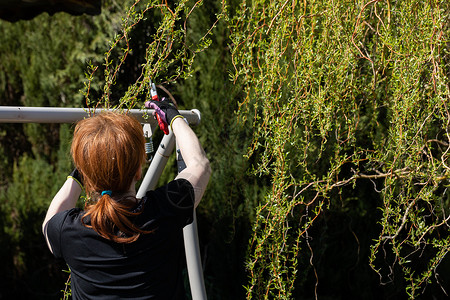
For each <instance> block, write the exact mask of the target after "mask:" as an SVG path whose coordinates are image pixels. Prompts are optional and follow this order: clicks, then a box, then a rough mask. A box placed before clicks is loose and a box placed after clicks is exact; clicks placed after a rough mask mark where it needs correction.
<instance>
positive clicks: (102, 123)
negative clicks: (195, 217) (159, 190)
mask: <svg viewBox="0 0 450 300" xmlns="http://www.w3.org/2000/svg"><path fill="white" fill-rule="evenodd" d="M144 144H145V139H144V134H143V131H142V126H141V124H140V123H139V121H137V120H136V119H135V118H133V117H131V116H128V115H125V114H121V113H113V112H102V113H101V114H97V115H95V116H94V117H91V118H86V119H83V120H81V121H79V122H78V124H77V125H76V127H75V130H74V135H73V140H72V146H71V149H70V151H71V154H72V157H73V161H74V163H75V166H76V167H77V169H78V171H79V172H80V174H81V175H82V176H83V182H84V187H85V190H86V194H87V196H88V198H90V199H91V200H92V203H90V204H88V205H87V206H86V213H85V215H84V216H83V218H82V222H83V224H84V225H85V226H87V227H90V228H93V229H94V230H95V231H96V232H97V233H98V234H99V235H101V236H102V237H104V238H106V239H109V240H112V241H115V242H118V243H132V242H134V241H135V240H137V239H138V237H139V236H140V235H141V234H142V233H149V231H145V230H142V229H140V228H138V227H137V226H136V225H134V224H133V217H134V216H137V215H139V212H137V213H136V212H133V211H132V210H133V208H134V206H135V205H136V202H137V201H136V197H135V196H134V195H133V196H130V193H129V191H130V187H131V185H132V184H133V182H134V180H135V178H136V176H138V175H139V174H140V172H141V166H142V164H143V163H144V160H145V147H144ZM111 187H113V190H114V193H113V192H112V191H110V190H109V189H110V188H111ZM101 191H103V192H101Z"/></svg>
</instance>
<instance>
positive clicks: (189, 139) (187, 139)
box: [145, 100, 211, 207]
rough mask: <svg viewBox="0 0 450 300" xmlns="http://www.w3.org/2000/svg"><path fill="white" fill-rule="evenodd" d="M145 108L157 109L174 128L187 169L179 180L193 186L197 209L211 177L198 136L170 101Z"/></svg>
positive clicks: (147, 103)
mask: <svg viewBox="0 0 450 300" xmlns="http://www.w3.org/2000/svg"><path fill="white" fill-rule="evenodd" d="M145 106H146V107H147V108H153V109H155V112H156V113H157V114H158V115H159V116H160V118H161V120H163V122H165V123H166V124H167V125H169V126H170V127H171V128H172V130H173V133H174V134H175V137H176V139H177V143H178V146H179V147H180V151H181V155H182V156H183V160H184V162H185V164H186V169H184V170H183V171H182V172H180V173H179V174H178V176H177V178H184V179H186V180H188V181H189V182H190V183H191V184H192V186H193V187H194V192H195V207H197V205H198V203H199V202H200V200H201V198H202V196H203V193H204V192H205V189H206V186H207V185H208V181H209V178H210V176H211V168H210V166H209V160H208V158H206V155H205V152H204V151H203V148H202V146H201V145H200V142H199V140H198V138H197V136H196V135H195V133H194V131H192V129H191V128H190V127H189V125H188V124H186V122H185V121H184V118H183V117H182V116H181V115H180V113H179V112H178V110H177V109H176V108H175V107H174V106H173V104H172V103H171V102H170V101H169V100H163V101H149V102H146V103H145Z"/></svg>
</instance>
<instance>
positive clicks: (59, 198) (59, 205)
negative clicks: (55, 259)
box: [42, 177, 81, 251]
mask: <svg viewBox="0 0 450 300" xmlns="http://www.w3.org/2000/svg"><path fill="white" fill-rule="evenodd" d="M80 194H81V186H80V185H79V183H78V182H77V181H75V180H74V179H73V178H71V177H69V178H67V180H66V182H64V184H63V186H62V187H61V189H60V190H59V191H58V193H56V195H55V197H53V200H52V202H51V203H50V206H49V208H48V210H47V215H46V216H45V219H44V222H43V223H42V233H43V234H44V236H45V239H46V240H47V245H48V247H49V248H50V251H52V248H51V247H50V244H49V243H48V238H47V230H46V228H47V223H48V221H49V220H50V219H51V218H52V217H53V216H54V215H55V214H57V213H59V212H62V211H65V210H68V209H71V208H74V207H75V204H76V203H77V200H78V198H79V197H80Z"/></svg>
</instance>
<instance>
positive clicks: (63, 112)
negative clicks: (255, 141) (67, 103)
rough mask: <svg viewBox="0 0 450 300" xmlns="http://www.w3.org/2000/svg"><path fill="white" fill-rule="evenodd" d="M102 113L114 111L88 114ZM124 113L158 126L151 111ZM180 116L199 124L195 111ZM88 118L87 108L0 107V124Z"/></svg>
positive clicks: (102, 109) (132, 110)
mask: <svg viewBox="0 0 450 300" xmlns="http://www.w3.org/2000/svg"><path fill="white" fill-rule="evenodd" d="M102 111H114V109H105V108H98V109H97V110H93V109H91V111H90V112H91V113H92V114H94V113H100V112H102ZM124 111H127V112H128V113H129V114H131V115H132V116H134V117H135V118H136V119H138V120H139V121H140V122H141V123H150V124H151V125H152V126H156V125H157V124H158V123H157V121H156V120H155V119H154V118H153V117H152V114H153V112H154V110H153V109H143V110H140V109H129V110H124ZM180 114H181V115H182V116H183V117H185V118H186V119H187V120H188V122H189V124H192V125H197V124H198V123H199V122H200V118H199V114H198V111H197V110H180ZM145 115H147V118H145ZM88 117H90V114H89V110H88V109H87V108H67V107H22V106H0V123H73V122H76V121H79V120H82V119H84V118H88Z"/></svg>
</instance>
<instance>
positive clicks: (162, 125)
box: [150, 81, 169, 134]
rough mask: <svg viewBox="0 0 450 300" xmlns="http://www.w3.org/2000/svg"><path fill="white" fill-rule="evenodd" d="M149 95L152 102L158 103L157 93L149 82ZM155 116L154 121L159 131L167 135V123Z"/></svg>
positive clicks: (153, 85)
mask: <svg viewBox="0 0 450 300" xmlns="http://www.w3.org/2000/svg"><path fill="white" fill-rule="evenodd" d="M150 86H151V88H150V94H151V96H152V101H160V100H159V97H158V92H157V91H156V85H155V84H154V83H153V82H151V81H150ZM155 115H156V119H157V120H158V124H159V129H161V130H162V131H163V132H164V134H169V127H168V126H167V123H165V122H164V121H163V120H162V119H161V117H160V116H159V115H158V114H155Z"/></svg>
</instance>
